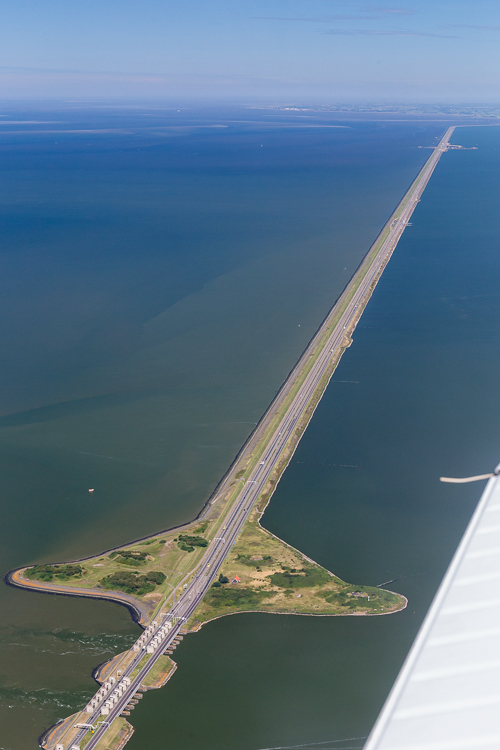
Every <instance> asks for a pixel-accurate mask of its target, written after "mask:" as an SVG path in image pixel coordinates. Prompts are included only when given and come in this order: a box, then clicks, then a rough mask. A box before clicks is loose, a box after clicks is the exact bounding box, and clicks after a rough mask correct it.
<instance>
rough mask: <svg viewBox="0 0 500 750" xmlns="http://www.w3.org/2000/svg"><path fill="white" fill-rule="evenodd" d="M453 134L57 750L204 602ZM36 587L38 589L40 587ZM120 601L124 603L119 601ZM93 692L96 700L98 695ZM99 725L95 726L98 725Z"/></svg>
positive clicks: (76, 741)
mask: <svg viewBox="0 0 500 750" xmlns="http://www.w3.org/2000/svg"><path fill="white" fill-rule="evenodd" d="M453 130H454V128H453V127H451V128H448V130H447V131H446V133H445V134H444V136H443V137H442V138H441V140H440V142H439V144H438V145H437V147H436V148H435V149H434V150H433V151H432V153H431V155H430V157H429V159H428V160H427V162H426V163H425V165H424V167H423V168H422V169H421V171H420V173H419V174H418V176H417V178H416V179H415V180H414V182H413V183H412V185H411V186H410V188H409V190H408V191H407V192H406V194H405V196H404V198H403V200H402V201H401V202H400V203H399V205H398V207H397V208H396V210H395V211H394V212H393V214H392V216H391V217H390V219H389V221H388V222H387V223H386V225H385V227H384V229H383V230H382V232H381V233H380V235H379V237H378V238H377V240H376V241H375V243H374V244H373V245H372V247H371V248H370V250H369V252H368V254H367V256H366V257H365V259H364V261H363V262H362V263H361V265H360V266H359V268H358V270H357V271H356V273H355V274H354V276H353V277H352V279H351V281H350V282H349V284H348V285H347V287H346V289H345V290H344V292H343V294H342V295H341V296H340V297H339V299H338V301H337V302H336V304H335V305H334V307H333V308H332V309H331V311H330V312H329V314H328V315H327V317H326V318H325V320H324V321H323V323H322V325H321V326H320V328H319V329H318V331H317V333H316V334H315V336H314V337H313V339H312V340H311V342H310V344H309V345H308V347H307V348H306V350H305V351H304V353H303V355H302V356H301V358H300V360H299V362H298V363H297V365H296V366H295V368H294V369H293V370H292V372H291V373H290V375H289V376H288V378H287V379H286V381H285V383H284V385H283V386H282V388H281V389H280V391H279V392H278V394H277V396H276V398H275V400H274V401H273V402H272V404H271V405H270V407H269V409H268V410H267V411H266V413H265V415H264V417H263V418H262V420H261V421H260V423H259V425H258V426H257V428H256V429H255V431H254V432H253V434H252V435H251V436H250V438H249V439H248V441H247V443H246V444H245V445H244V447H243V449H242V451H241V452H240V454H239V456H238V457H237V459H236V461H235V462H234V463H233V465H232V466H231V468H230V470H229V471H228V473H227V474H226V476H225V477H224V478H223V480H222V482H221V483H220V484H219V486H218V487H217V489H216V490H215V492H214V494H213V495H212V499H211V500H209V502H208V503H207V505H206V506H205V511H204V513H205V514H207V515H208V513H209V512H210V511H211V510H212V506H213V504H214V503H215V502H216V501H217V500H218V499H220V498H221V497H223V496H225V502H224V504H223V505H224V510H223V513H222V515H221V516H220V518H221V519H223V522H224V523H225V524H226V526H225V527H224V528H225V529H227V530H226V532H225V538H220V537H219V538H216V539H214V540H212V542H211V543H210V545H209V547H208V549H207V552H206V554H205V556H204V558H203V561H202V562H201V563H199V565H198V568H197V570H196V571H192V572H191V575H192V576H193V577H192V578H191V580H190V581H189V584H188V586H187V588H186V591H185V593H184V594H182V596H181V597H180V599H179V600H178V602H177V603H176V604H175V605H174V606H173V607H172V608H171V609H170V610H169V611H166V610H165V609H164V608H163V607H161V608H160V610H159V611H158V613H157V614H156V616H155V617H154V618H153V620H152V621H151V623H150V625H149V626H148V628H147V629H146V631H145V632H144V634H143V635H142V636H141V638H140V639H139V641H138V644H137V647H136V648H134V649H133V651H134V652H137V655H136V656H134V658H133V659H132V662H131V664H130V665H129V667H127V669H126V670H125V672H124V673H122V674H121V675H120V676H119V677H118V678H117V679H116V680H115V681H113V682H112V683H110V684H109V686H108V688H106V690H105V691H104V692H102V688H101V689H100V691H98V694H96V698H95V700H94V699H93V700H92V701H91V703H90V704H89V706H88V707H87V712H81V713H80V714H78V715H77V718H76V723H79V724H82V723H87V724H88V723H90V724H93V725H94V726H96V727H97V728H96V730H95V733H94V734H92V736H90V737H89V733H88V730H86V729H84V728H81V729H78V731H76V732H75V731H74V725H73V722H71V724H72V727H71V728H70V727H68V730H69V731H68V732H65V733H64V734H65V736H64V738H61V740H62V743H61V746H62V747H63V750H66V749H67V748H68V747H70V748H72V747H78V746H79V745H81V746H82V747H83V746H85V748H86V750H92V749H93V748H95V749H96V750H100V747H101V743H100V740H101V739H103V738H104V735H105V734H106V733H107V730H108V728H109V726H110V725H111V724H112V723H113V721H114V720H115V719H116V718H117V717H118V716H120V715H121V714H122V712H123V710H124V709H125V708H126V706H127V705H128V704H129V701H130V700H131V698H132V697H133V695H134V694H135V692H136V691H137V690H138V688H139V687H140V686H141V684H142V682H143V681H144V679H145V677H146V675H147V674H148V672H149V671H150V670H151V668H152V667H153V666H154V665H155V664H156V662H157V661H158V659H159V658H160V657H161V655H162V654H163V653H164V652H165V650H166V649H167V648H168V647H169V644H171V642H172V641H173V640H174V639H175V638H176V637H177V635H178V633H179V630H180V629H181V627H182V626H183V624H184V623H185V622H186V621H187V620H188V619H189V618H190V617H191V616H192V614H193V613H194V611H195V610H196V608H197V606H198V604H199V603H200V602H201V600H202V599H203V597H204V595H205V593H206V592H207V590H208V589H209V587H210V586H211V584H212V581H213V579H214V577H215V575H216V573H217V572H218V569H219V567H220V565H221V564H222V562H223V560H224V558H225V556H226V554H227V552H228V550H229V548H230V546H231V544H233V543H234V541H235V540H236V539H237V537H238V534H239V533H240V531H241V529H242V527H243V525H244V523H245V521H246V519H247V518H248V516H249V515H250V512H251V510H252V509H253V507H255V504H256V503H257V502H258V501H259V499H260V498H261V497H262V495H263V494H264V493H267V495H266V496H267V499H268V498H269V497H270V495H271V494H272V492H273V491H274V489H275V487H276V484H277V481H278V479H279V477H280V476H281V474H282V472H283V471H284V469H285V468H286V466H287V464H288V462H289V460H290V458H291V455H293V452H294V450H295V448H296V446H297V444H298V442H299V440H300V438H301V436H302V434H303V432H304V430H305V428H306V427H307V424H308V423H309V421H310V419H311V417H312V414H313V413H314V410H315V408H316V407H317V404H318V403H319V400H320V399H321V396H322V395H323V393H324V391H325V389H326V386H327V385H328V382H329V380H330V378H331V376H332V374H333V372H334V371H335V368H336V367H337V365H338V362H339V360H340V358H341V356H342V354H343V352H344V351H345V349H346V348H347V347H348V346H349V345H350V344H351V336H352V333H353V331H354V329H355V327H356V325H357V323H358V321H359V319H360V317H361V314H362V312H363V310H364V308H365V307H366V304H367V303H368V301H369V299H370V297H371V295H372V293H373V290H374V288H375V286H376V284H377V282H378V280H379V278H380V276H381V274H382V272H383V270H384V268H385V266H386V265H387V263H388V261H389V260H390V257H391V255H392V253H393V252H394V249H395V247H396V245H397V243H398V241H399V239H400V237H401V235H402V233H403V231H404V229H405V227H406V226H407V225H408V223H409V220H410V218H411V215H412V213H413V211H414V209H415V207H416V205H417V204H418V201H419V200H420V197H421V195H422V192H423V190H424V189H425V186H426V185H427V183H428V181H429V179H430V177H431V175H432V173H433V171H434V169H435V167H436V165H437V163H438V161H439V158H440V157H441V155H442V153H443V152H444V151H446V150H447V148H448V141H449V138H450V137H451V134H452V133H453ZM241 467H243V469H244V472H245V477H246V482H245V484H244V485H243V487H238V488H237V489H236V488H235V485H234V484H231V481H232V480H234V478H235V474H236V473H237V472H238V470H239V471H241V470H242V469H241ZM219 505H222V503H219ZM201 515H203V513H202V514H201ZM198 518H200V516H199V517H198ZM221 523H222V521H221ZM21 570H22V569H19V571H18V572H19V573H20V572H21ZM15 573H16V571H12V572H11V573H10V574H9V576H10V582H11V583H12V584H13V585H19V583H21V581H19V583H17V582H16V576H15ZM193 574H194V575H193ZM18 580H19V578H18ZM23 587H25V586H23ZM37 588H38V590H43V585H42V586H40V587H37ZM46 590H47V591H50V593H58V592H57V591H54V589H53V588H52V587H51V586H47V587H46ZM61 593H63V592H62V591H61ZM64 593H69V592H67V591H65V592H64ZM71 593H73V591H72V592H71ZM80 595H82V594H80ZM83 595H86V596H90V595H91V594H90V593H89V592H84V593H83ZM101 596H102V594H101ZM123 598H124V597H123V596H122V599H123ZM122 603H124V604H125V601H122ZM126 605H128V603H127V604H126ZM146 648H148V653H149V654H151V656H150V658H149V660H148V661H147V662H146V664H144V663H143V661H141V659H143V654H144V652H145V651H146ZM108 693H109V695H108ZM99 694H100V697H98V695H99ZM105 699H106V700H105ZM104 700H105V702H106V704H109V705H108V706H107V709H106V710H103V708H104ZM98 720H100V721H101V723H100V724H99V725H98V726H97V723H98ZM61 740H59V741H60V742H61ZM44 747H46V748H48V750H53V748H54V746H53V745H52V743H49V744H46V743H44Z"/></svg>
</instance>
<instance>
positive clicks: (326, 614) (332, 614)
mask: <svg viewBox="0 0 500 750" xmlns="http://www.w3.org/2000/svg"><path fill="white" fill-rule="evenodd" d="M380 591H387V592H388V593H389V594H395V595H396V596H400V597H401V598H402V599H404V606H403V607H399V609H391V610H390V611H389V612H276V611H274V610H271V609H239V610H237V611H236V612H224V613H223V614H222V615H216V616H215V617H211V618H210V619H209V620H205V621H204V622H200V623H199V625H197V626H196V627H195V628H191V630H189V631H188V632H189V633H198V632H199V631H200V630H201V629H202V627H203V626H204V625H208V623H209V622H214V621H215V620H221V619H222V618H223V617H229V616H230V615H253V614H259V615H290V616H293V617H296V616H298V617H384V615H395V614H397V613H398V612H403V610H405V609H406V608H407V606H408V599H407V598H406V596H404V594H398V593H397V592H396V591H389V589H380Z"/></svg>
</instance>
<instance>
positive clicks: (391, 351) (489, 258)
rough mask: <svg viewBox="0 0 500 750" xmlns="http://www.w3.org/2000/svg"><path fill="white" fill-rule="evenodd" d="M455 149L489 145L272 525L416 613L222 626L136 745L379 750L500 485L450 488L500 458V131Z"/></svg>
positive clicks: (428, 219) (197, 643) (191, 642)
mask: <svg viewBox="0 0 500 750" xmlns="http://www.w3.org/2000/svg"><path fill="white" fill-rule="evenodd" d="M453 140H454V142H455V143H461V144H462V145H466V146H472V145H475V144H478V145H479V149H478V150H477V151H476V150H471V151H453V152H449V153H447V154H445V155H444V156H443V158H442V160H441V162H440V164H439V166H438V168H437V170H436V172H435V173H434V176H433V178H432V180H431V182H430V184H429V186H428V187H427V188H426V191H425V193H424V196H423V199H422V202H421V203H420V205H419V206H418V208H417V210H416V212H415V214H414V217H413V220H412V223H413V226H411V227H409V228H408V230H407V231H405V234H404V236H403V239H402V240H401V242H400V244H399V246H398V248H397V251H396V253H395V255H394V256H393V259H392V260H391V262H390V264H389V266H388V267H387V269H386V271H385V272H384V275H383V278H382V280H381V282H380V283H379V285H378V287H377V289H376V292H375V294H374V296H373V298H372V300H371V302H370V304H369V305H368V308H367V310H366V312H365V313H364V315H363V318H362V321H361V323H360V325H359V326H358V328H357V330H356V333H355V336H354V343H353V346H352V347H351V348H350V349H349V350H348V351H347V352H346V354H345V355H344V358H343V359H342V362H341V365H340V367H339V368H338V370H337V372H336V374H335V376H334V380H333V382H332V383H331V384H330V386H329V388H328V390H327V392H326V394H325V396H324V398H323V400H322V402H321V404H320V406H319V407H318V409H317V411H316V413H315V416H314V419H313V421H312V423H311V425H310V427H309V428H308V430H307V432H306V434H305V436H304V437H303V439H302V441H301V443H300V446H299V448H298V450H297V452H296V454H295V457H294V460H293V462H292V464H291V465H290V467H289V468H288V469H287V472H286V473H285V475H284V477H283V479H282V480H281V482H280V485H279V487H278V490H277V492H276V493H275V495H274V497H273V500H272V502H271V504H270V506H269V507H268V509H267V511H266V513H265V516H264V519H263V522H264V525H265V526H266V527H267V528H269V529H270V530H271V531H273V532H274V533H276V534H278V535H279V536H281V537H282V538H284V539H286V541H287V542H290V543H291V544H293V545H294V546H296V547H298V548H300V549H301V550H303V551H304V552H305V553H306V554H308V555H310V556H311V557H313V558H314V559H316V560H318V561H319V562H321V563H322V564H323V565H325V566H327V567H328V568H329V569H330V570H333V571H335V573H337V574H339V575H340V576H342V577H343V578H344V579H346V580H348V581H353V582H362V583H369V584H372V585H374V584H375V585H376V584H380V583H382V582H384V581H388V580H391V579H397V580H396V581H395V582H394V583H392V584H391V585H390V588H393V589H394V590H396V591H399V592H401V593H403V594H405V595H406V596H407V597H408V598H409V606H408V608H407V609H406V610H405V611H404V612H402V613H400V614H397V615H392V616H388V617H380V618H301V617H293V616H282V617H278V616H274V617H273V616H269V615H257V614H248V615H238V616H234V617H229V618H226V619H222V620H218V621H216V622H214V623H211V624H209V625H208V626H206V627H205V628H204V629H203V630H202V632H201V633H200V634H197V635H195V636H189V638H187V639H185V640H184V642H183V644H182V647H181V648H180V649H178V651H177V652H176V653H177V656H176V659H177V660H178V662H179V665H180V669H179V672H178V673H177V675H176V677H175V679H174V680H173V681H172V682H171V684H170V685H169V686H168V687H167V688H166V689H165V690H164V691H162V692H160V693H158V694H156V695H154V696H152V697H148V699H147V701H144V702H143V704H141V706H140V708H139V709H138V710H137V711H136V712H135V714H134V719H133V720H134V724H135V726H136V727H137V733H136V735H135V736H134V738H133V739H132V741H131V743H130V747H131V750H135V748H137V749H138V748H140V747H142V743H144V741H145V738H146V740H147V743H148V746H149V747H151V748H154V749H155V750H156V748H158V749H159V748H162V747H164V741H165V739H164V738H168V741H169V742H170V743H171V744H172V745H173V746H182V747H185V748H190V749H191V748H192V749H193V750H194V749H195V748H207V749H208V748H210V750H212V749H214V750H215V748H227V749H228V750H229V749H230V748H231V750H234V749H235V748H240V749H241V750H257V748H288V747H294V746H295V747H297V746H300V747H302V748H305V749H306V750H313V749H314V748H318V747H323V748H326V747H328V748H338V747H340V748H344V747H355V748H356V747H357V748H361V747H362V745H363V743H364V739H363V738H364V737H366V735H367V734H368V733H369V731H370V729H371V726H372V724H373V722H374V720H375V718H376V716H377V714H378V712H379V710H380V708H381V706H382V704H383V701H384V699H385V697H386V695H387V693H388V690H389V689H390V686H391V684H392V682H393V680H394V678H395V676H396V674H397V672H398V670H399V668H400V666H401V664H402V661H403V659H404V657H405V655H406V653H407V651H408V648H409V646H410V645H411V642H412V640H413V638H414V636H415V634H416V631H417V629H418V627H419V624H420V623H421V621H422V618H423V616H424V615H425V612H426V610H427V608H428V606H429V604H430V602H431V600H432V597H433V595H434V592H435V590H436V588H437V586H438V585H439V582H440V580H441V578H442V575H443V574H444V572H445V570H446V567H447V565H448V563H449V561H450V559H451V556H452V554H453V552H454V550H455V548H456V546H457V543H458V541H459V539H460V537H461V535H462V533H463V531H464V529H465V527H466V525H467V523H468V520H469V518H470V516H471V513H472V511H473V509H474V507H475V504H476V502H477V500H478V498H479V495H480V493H481V491H482V488H481V486H479V485H470V486H463V487H458V486H452V485H443V484H441V483H440V482H439V481H438V478H439V476H440V475H442V474H445V475H451V476H453V475H455V476H456V475H458V476H460V475H467V474H475V473H482V472H487V471H491V469H492V468H493V467H494V466H495V465H496V464H497V463H498V452H499V446H500V398H499V395H498V383H499V382H500V291H499V286H498V277H499V273H500V253H499V250H500V231H499V227H498V221H497V206H498V203H499V200H500V132H499V130H498V129H497V128H481V129H479V128H466V129H459V130H458V131H456V133H455V136H454V139H453ZM348 738H356V739H348ZM315 743H318V744H315Z"/></svg>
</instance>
